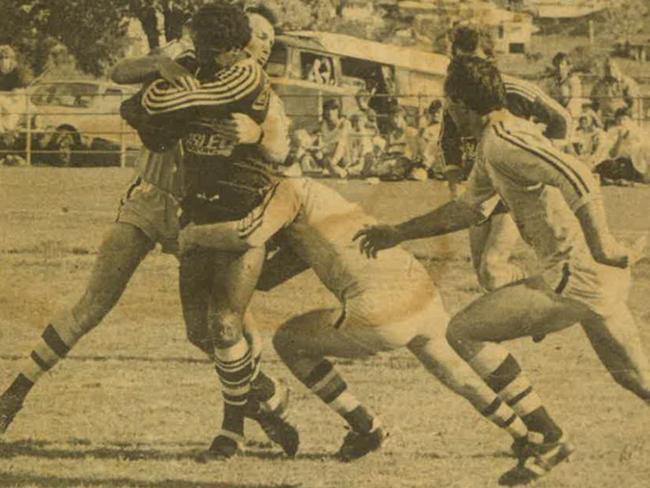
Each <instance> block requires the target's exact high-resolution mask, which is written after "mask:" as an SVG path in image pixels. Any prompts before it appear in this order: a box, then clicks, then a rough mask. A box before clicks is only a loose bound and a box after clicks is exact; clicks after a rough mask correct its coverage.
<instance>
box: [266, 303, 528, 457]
mask: <svg viewBox="0 0 650 488" xmlns="http://www.w3.org/2000/svg"><path fill="white" fill-rule="evenodd" d="M338 315H340V312H338V311H336V310H319V311H314V312H310V313H308V314H305V315H302V316H299V317H296V318H295V319H292V320H290V321H289V322H287V323H286V324H284V325H283V326H282V327H281V328H280V329H279V330H278V332H277V333H276V335H275V337H274V345H275V347H276V350H277V351H278V354H279V355H280V357H281V358H282V359H283V361H284V362H285V364H286V365H287V367H288V368H289V369H290V370H291V371H292V372H293V373H294V375H295V376H296V377H297V378H298V379H300V380H301V381H302V382H303V383H304V384H305V385H306V386H307V387H309V388H310V389H311V390H312V391H313V392H314V393H315V394H316V395H317V396H319V397H320V398H321V399H322V400H323V401H324V402H325V403H327V404H328V405H329V406H330V408H332V409H333V410H334V411H335V412H337V413H338V414H339V415H341V416H342V417H343V418H345V419H346V421H348V423H349V424H350V427H351V429H352V431H353V433H354V432H356V433H358V434H359V433H360V434H367V433H368V432H367V429H368V428H371V427H372V425H373V423H374V421H373V418H372V417H373V416H372V415H371V414H370V413H369V412H368V410H367V409H365V408H363V407H361V406H360V405H359V403H358V401H357V400H356V399H354V397H352V396H351V394H350V393H348V392H347V388H346V385H345V382H344V380H343V379H342V378H341V377H340V375H338V373H336V372H335V370H334V367H333V366H332V364H331V363H330V362H329V361H327V360H326V359H324V358H325V357H327V356H334V357H345V358H361V357H366V356H370V355H372V354H373V351H372V350H371V349H369V348H368V347H366V346H364V344H362V343H361V342H358V341H356V342H355V340H354V339H353V338H351V337H349V336H348V335H344V334H341V333H340V332H339V331H338V330H336V328H335V327H333V324H335V323H336V322H335V321H336V320H337V318H338ZM443 320H444V319H443ZM423 329H427V330H430V331H431V332H432V333H431V334H427V335H418V336H417V337H415V338H414V339H412V340H411V341H410V342H409V343H408V345H407V347H408V348H409V350H411V352H413V353H414V354H415V356H416V357H417V358H418V359H419V360H420V362H422V364H423V365H424V366H425V368H426V369H427V370H428V371H429V372H430V373H432V374H433V375H434V376H436V377H437V378H438V379H439V380H440V381H442V382H443V384H445V385H446V386H448V387H449V388H450V389H451V390H452V391H454V392H456V393H458V394H459V395H462V396H463V397H464V398H466V399H467V400H468V401H469V402H470V403H472V405H473V406H474V407H475V408H476V409H477V410H478V411H479V412H480V413H481V414H482V415H484V416H486V417H487V418H489V419H490V420H491V421H492V422H493V423H495V424H496V425H497V426H498V427H500V428H503V429H505V430H506V431H508V432H509V433H510V434H511V435H512V436H513V438H514V439H522V438H524V437H525V436H526V433H527V429H526V427H525V425H524V424H523V423H522V421H521V419H519V418H518V417H517V415H516V414H515V413H514V412H513V411H512V409H510V407H508V406H507V405H506V404H505V403H504V402H502V401H501V400H500V399H499V398H498V397H497V396H496V394H495V393H494V392H493V391H492V390H491V389H490V388H489V387H488V386H487V385H486V384H485V383H484V382H483V381H482V380H481V379H480V378H479V377H478V375H477V374H476V373H475V372H474V371H473V370H472V369H471V368H470V367H469V366H468V365H467V363H465V362H464V361H463V360H462V359H461V358H460V357H459V356H458V354H456V352H455V351H454V350H453V349H452V348H451V347H450V346H449V344H448V343H447V341H446V340H445V338H444V330H440V333H439V334H437V338H436V337H434V336H435V334H433V327H431V324H426V327H423ZM369 330H370V329H369ZM397 347H398V346H397V345H396V348H397ZM337 393H338V394H339V395H340V396H337ZM355 408H356V409H358V411H357V412H355V411H354V409H355ZM381 433H382V431H378V434H377V436H378V438H377V439H372V438H371V440H373V441H375V442H376V441H381V440H382V439H381V437H379V435H380V434H381ZM379 445H380V444H376V445H375V444H373V443H370V446H371V447H375V448H376V447H379ZM344 446H345V444H344ZM367 452H368V451H365V452H364V451H363V450H361V451H358V452H357V454H360V455H363V454H366V453H367ZM348 456H349V455H348Z"/></svg>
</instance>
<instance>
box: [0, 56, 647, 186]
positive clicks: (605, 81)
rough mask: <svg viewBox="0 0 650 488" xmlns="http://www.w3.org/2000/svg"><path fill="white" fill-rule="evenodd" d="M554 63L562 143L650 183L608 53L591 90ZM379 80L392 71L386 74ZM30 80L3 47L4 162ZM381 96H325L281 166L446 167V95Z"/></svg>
mask: <svg viewBox="0 0 650 488" xmlns="http://www.w3.org/2000/svg"><path fill="white" fill-rule="evenodd" d="M551 65H552V66H551V69H550V71H549V74H548V76H547V77H546V78H545V79H543V80H542V82H541V83H540V84H539V85H540V88H542V89H543V90H544V91H546V93H548V94H549V95H550V96H551V97H552V98H554V99H555V100H556V101H557V102H559V103H560V104H561V105H562V106H564V107H565V108H566V109H567V111H568V112H569V113H570V114H571V117H572V119H573V121H574V130H573V131H572V132H573V134H572V138H571V140H570V141H569V145H568V147H565V148H564V149H566V150H569V151H571V152H573V153H574V154H575V155H576V156H577V157H578V158H580V159H581V160H582V161H583V162H584V163H585V164H587V165H589V166H590V167H591V168H592V169H593V171H594V172H595V173H597V174H599V175H600V177H601V180H602V182H603V183H614V184H628V183H629V182H643V183H648V182H650V168H649V161H648V159H649V158H650V137H649V136H650V133H649V132H648V131H647V130H646V129H645V127H644V126H642V124H641V123H640V121H641V120H642V119H643V118H644V117H643V116H642V114H643V110H642V106H641V105H642V104H641V99H640V91H639V87H638V85H637V83H636V81H635V80H634V79H632V78H631V77H630V76H627V75H626V74H624V73H623V72H622V70H621V69H620V67H619V66H618V64H617V62H616V61H615V60H613V59H611V58H609V57H607V58H605V59H604V60H603V61H602V63H601V72H600V73H598V74H597V76H596V77H595V80H593V82H592V83H590V84H591V86H592V87H591V90H590V91H588V90H586V89H585V87H583V81H582V79H584V77H582V79H581V76H579V75H578V73H577V72H576V71H575V70H574V68H573V65H572V60H571V58H570V56H569V55H567V54H566V53H563V52H559V53H557V54H556V55H555V56H554V57H553V59H552V60H551ZM305 70H306V71H305V72H304V74H303V75H304V78H305V79H308V80H310V81H312V82H317V83H320V84H330V83H332V81H333V74H334V71H333V67H332V65H331V61H330V60H329V59H327V58H322V59H321V58H319V57H318V56H314V57H313V59H311V60H310V62H309V63H308V64H306V67H305ZM382 79H387V80H388V79H391V78H390V77H389V76H387V75H386V76H383V77H382ZM30 81H31V75H30V73H29V71H28V70H26V69H24V68H23V67H22V66H21V65H20V63H19V62H18V59H17V56H16V53H15V51H14V49H13V48H12V47H11V46H9V45H2V46H0V165H2V164H5V165H21V164H24V163H25V158H24V149H25V146H26V141H25V140H24V138H25V135H24V134H25V130H24V128H25V125H26V124H27V123H31V122H27V121H26V120H23V119H24V117H23V116H22V115H21V114H23V113H24V107H23V105H24V103H25V99H24V96H22V95H23V93H24V90H23V89H24V88H25V87H27V86H28V85H29V83H30ZM384 91H385V92H387V93H393V92H394V90H384ZM377 99H378V98H377V97H376V96H375V93H374V90H370V89H369V88H368V87H367V86H366V87H365V88H361V89H359V91H358V93H357V94H356V97H355V102H356V103H355V104H354V108H352V109H349V108H348V109H347V111H344V110H343V108H342V106H341V102H340V99H337V98H329V99H325V100H324V101H323V102H322V106H321V107H320V114H319V123H318V127H317V128H316V129H315V130H308V129H305V128H296V130H295V131H293V133H292V153H291V156H290V160H289V162H288V163H289V165H288V167H287V169H286V171H287V173H289V174H307V175H312V176H315V175H320V176H324V177H334V178H367V179H372V180H375V181H376V180H402V179H411V180H419V181H421V180H426V179H427V178H436V179H444V178H445V177H447V176H449V172H448V171H445V164H444V161H443V157H442V151H441V149H440V145H439V138H440V128H441V119H442V111H443V104H442V100H441V99H434V100H429V102H428V103H427V104H426V105H425V106H419V107H414V106H403V105H401V104H400V102H399V98H398V97H388V98H385V99H384V98H381V99H379V100H380V101H381V104H380V105H381V109H377V107H376V105H377V104H376V103H375V104H374V105H373V104H372V103H371V100H375V101H376V100H377ZM371 105H372V107H375V109H373V108H371ZM376 109H377V110H380V112H381V113H378V112H377V111H376ZM32 129H34V128H33V127H32ZM33 132H34V135H33V136H32V137H34V140H32V147H33V148H34V147H35V148H37V149H39V148H40V149H42V150H44V151H43V152H48V151H47V150H50V151H49V152H56V151H55V150H54V149H57V150H58V149H60V147H59V146H61V144H58V143H57V141H55V140H54V139H53V138H52V137H50V139H52V140H46V139H47V137H44V136H43V134H41V135H39V131H37V130H36V131H33ZM41 132H43V131H41ZM54 146H57V147H56V148H55V147H54ZM17 148H18V149H20V150H18V149H17ZM21 151H22V152H21ZM468 159H471V155H469V156H468Z"/></svg>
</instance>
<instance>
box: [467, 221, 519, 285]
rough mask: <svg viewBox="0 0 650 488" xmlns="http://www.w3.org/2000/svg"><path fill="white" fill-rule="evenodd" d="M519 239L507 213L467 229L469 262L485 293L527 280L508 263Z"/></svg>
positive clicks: (514, 266)
mask: <svg viewBox="0 0 650 488" xmlns="http://www.w3.org/2000/svg"><path fill="white" fill-rule="evenodd" d="M518 239H519V231H518V230H517V226H516V224H515V223H514V221H513V220H512V217H510V215H509V214H507V213H501V214H495V215H493V216H492V217H490V219H489V220H487V221H486V222H485V223H483V224H481V225H476V226H472V227H470V228H469V242H470V250H471V255H472V263H473V265H474V270H475V271H476V275H477V276H478V281H479V284H480V285H481V287H482V288H483V289H484V290H488V291H490V290H495V289H497V288H500V287H502V286H505V285H507V284H509V283H513V282H515V281H519V280H521V279H524V278H525V277H526V275H525V273H524V271H523V270H522V269H521V268H520V267H519V266H517V265H515V264H514V263H512V262H511V261H510V258H511V256H512V250H513V248H514V246H515V244H516V243H517V240H518Z"/></svg>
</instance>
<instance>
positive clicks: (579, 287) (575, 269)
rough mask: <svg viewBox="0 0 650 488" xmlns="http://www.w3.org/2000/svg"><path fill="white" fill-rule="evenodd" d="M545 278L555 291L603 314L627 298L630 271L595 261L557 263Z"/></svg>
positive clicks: (607, 313)
mask: <svg viewBox="0 0 650 488" xmlns="http://www.w3.org/2000/svg"><path fill="white" fill-rule="evenodd" d="M544 278H545V281H546V282H547V283H548V284H549V286H551V287H552V288H553V289H554V290H555V292H556V293H557V294H559V295H561V296H563V297H565V298H570V299H572V300H576V301H578V302H581V303H583V304H585V305H586V306H587V307H588V308H589V309H590V310H591V311H593V312H594V313H596V314H597V315H599V316H601V317H607V316H609V315H611V314H612V313H613V311H614V310H616V309H617V308H618V307H619V306H620V305H621V304H625V303H626V301H627V298H628V294H629V290H630V284H631V272H630V268H627V269H621V268H615V267H612V266H604V265H602V264H598V263H596V262H593V261H592V262H591V263H588V264H583V263H581V262H580V261H570V262H564V263H560V264H558V265H556V266H554V267H553V268H551V269H549V270H548V271H547V272H546V273H544Z"/></svg>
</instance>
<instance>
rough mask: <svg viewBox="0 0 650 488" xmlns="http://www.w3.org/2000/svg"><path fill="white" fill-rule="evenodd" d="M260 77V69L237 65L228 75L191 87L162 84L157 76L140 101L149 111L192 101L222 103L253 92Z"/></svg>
mask: <svg viewBox="0 0 650 488" xmlns="http://www.w3.org/2000/svg"><path fill="white" fill-rule="evenodd" d="M260 81H261V71H260V70H254V69H243V68H239V69H238V70H236V71H233V73H232V74H229V76H226V77H222V78H221V79H219V80H217V81H215V82H212V83H207V84H204V85H203V86H202V87H201V88H200V89H198V90H195V91H185V90H180V89H177V88H171V87H163V86H161V85H162V84H163V83H164V82H163V81H162V80H160V81H159V82H156V83H154V84H153V85H152V86H151V87H149V89H147V91H146V92H145V94H144V96H143V98H142V105H143V107H144V108H145V109H146V110H147V112H148V113H150V114H155V113H161V112H162V113H164V112H170V111H175V110H180V109H183V108H188V107H191V106H195V105H214V106H218V105H224V104H227V103H231V102H233V101H236V100H239V99H241V98H243V97H245V96H247V95H248V94H250V93H251V92H253V91H254V90H255V89H256V88H257V87H258V86H259V85H260Z"/></svg>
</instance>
